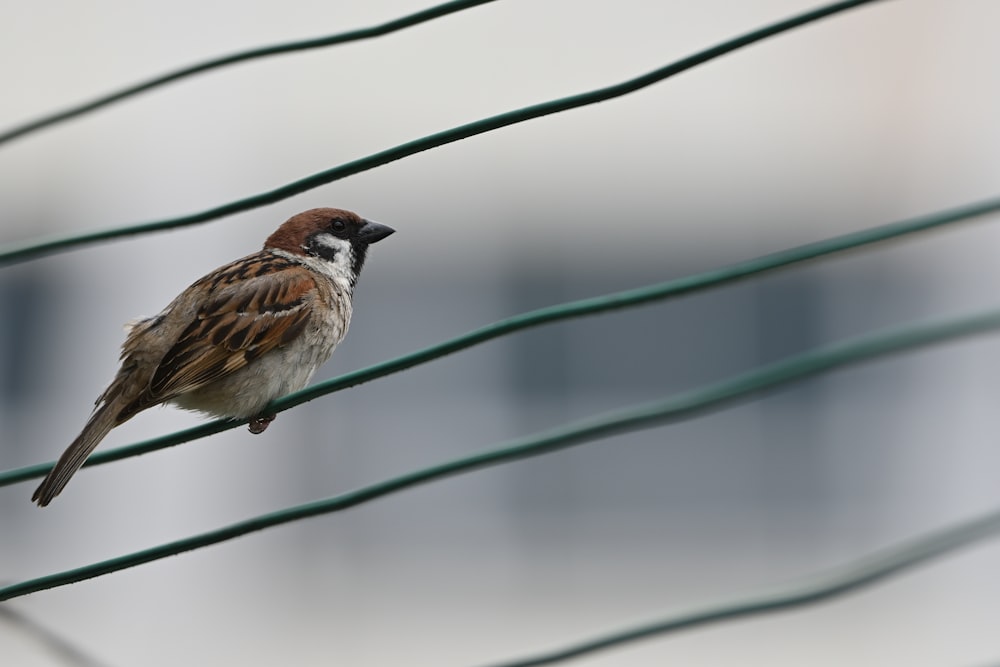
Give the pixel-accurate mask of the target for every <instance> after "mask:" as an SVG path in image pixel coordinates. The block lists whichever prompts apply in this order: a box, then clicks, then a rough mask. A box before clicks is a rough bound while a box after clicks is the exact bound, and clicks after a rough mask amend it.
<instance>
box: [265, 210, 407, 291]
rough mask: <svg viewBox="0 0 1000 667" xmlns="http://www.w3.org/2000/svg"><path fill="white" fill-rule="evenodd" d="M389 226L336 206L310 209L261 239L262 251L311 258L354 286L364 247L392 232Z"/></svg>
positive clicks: (362, 262) (366, 251) (359, 269)
mask: <svg viewBox="0 0 1000 667" xmlns="http://www.w3.org/2000/svg"><path fill="white" fill-rule="evenodd" d="M394 231H396V230H394V229H393V228H392V227H389V226H387V225H383V224H380V223H377V222H372V221H371V220H365V219H364V218H362V217H361V216H360V215H358V214H357V213H352V212H350V211H344V210H342V209H339V208H314V209H310V210H308V211H303V212H302V213H299V214H298V215H294V216H292V217H291V218H289V219H288V220H287V221H286V222H285V223H284V224H282V225H281V227H278V229H277V230H276V231H275V232H274V233H273V234H271V236H269V237H268V239H267V241H265V242H264V248H265V249H266V250H283V251H285V252H288V253H291V254H295V255H302V256H304V257H314V258H317V259H319V260H323V261H325V262H327V263H329V264H330V265H331V268H332V269H334V270H336V271H338V272H341V273H343V274H345V275H347V277H348V278H349V280H350V282H351V286H352V287H353V286H354V283H355V281H357V279H358V275H359V274H360V273H361V267H362V266H364V263H365V257H366V256H367V254H368V246H369V245H371V244H372V243H377V242H378V241H381V240H382V239H384V238H385V237H387V236H389V235H390V234H392V233H393V232H394Z"/></svg>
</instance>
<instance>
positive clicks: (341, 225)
mask: <svg viewBox="0 0 1000 667" xmlns="http://www.w3.org/2000/svg"><path fill="white" fill-rule="evenodd" d="M330 228H331V229H332V230H333V231H335V232H343V231H344V230H345V229H347V223H346V222H344V221H343V220H341V219H340V218H334V219H333V220H332V221H331V222H330Z"/></svg>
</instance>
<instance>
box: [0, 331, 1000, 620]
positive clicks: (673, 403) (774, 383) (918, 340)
mask: <svg viewBox="0 0 1000 667" xmlns="http://www.w3.org/2000/svg"><path fill="white" fill-rule="evenodd" d="M997 328H1000V311H990V312H987V313H981V314H978V315H973V316H969V317H965V318H961V319H952V320H947V321H943V322H934V323H929V324H923V325H917V326H908V327H903V328H901V329H896V330H891V331H888V332H883V333H878V334H873V335H868V336H864V337H861V338H856V339H854V340H851V341H848V342H844V343H840V344H836V345H830V346H827V347H823V348H818V349H815V350H810V351H808V352H805V353H803V354H799V355H796V356H793V357H790V358H788V359H785V360H783V361H780V362H777V363H774V364H770V365H767V366H764V367H762V368H759V369H757V370H754V371H750V372H747V373H743V374H740V375H737V376H735V377H732V378H730V379H727V380H724V381H721V382H717V383H714V384H710V385H708V386H706V387H703V388H701V389H695V390H692V391H688V392H683V393H681V394H678V395H676V396H673V397H670V398H666V399H661V400H658V401H653V402H651V403H646V404H643V405H639V406H633V407H630V408H626V409H623V410H618V411H615V412H610V413H606V414H604V415H600V416H597V417H590V418H588V419H584V420H581V421H578V422H575V423H572V424H568V425H563V426H560V427H558V428H553V429H550V430H548V431H545V432H543V433H539V434H537V435H534V436H528V437H523V438H518V439H516V440H513V441H510V442H508V443H506V444H504V445H502V446H499V447H496V448H494V449H490V450H486V451H484V452H481V453H479V454H475V455H472V456H467V457H461V458H457V459H452V460H450V461H446V462H444V463H441V464H439V465H436V466H432V467H429V468H423V469H420V470H416V471H413V472H410V473H407V474H404V475H400V476H398V477H393V478H390V479H388V480H384V481H382V482H378V483H375V484H372V485H370V486H365V487H362V488H360V489H357V490H355V491H350V492H348V493H344V494H342V495H339V496H333V497H331V498H326V499H323V500H318V501H314V502H310V503H305V504H303V505H295V506H293V507H288V508H286V509H283V510H278V511H276V512H270V513H268V514H262V515H260V516H257V517H253V518H251V519H247V520H245V521H241V522H238V523H235V524H231V525H229V526H225V527H223V528H219V529H217V530H213V531H209V532H206V533H202V534H200V535H194V536H191V537H187V538H184V539H180V540H177V541H174V542H169V543H167V544H161V545H159V546H155V547H152V548H149V549H145V550H143V551H137V552H135V553H131V554H126V555H123V556H117V557H115V558H111V559H109V560H105V561H101V562H99V563H94V564H92V565H86V566H83V567H79V568H75V569H72V570H66V571H64V572H57V573H55V574H49V575H46V576H42V577H38V578H37V579H30V580H28V581H24V582H21V583H18V584H13V585H10V586H5V587H3V588H0V602H2V601H4V600H10V599H12V598H16V597H20V596H22V595H28V594H29V593H35V592H38V591H42V590H46V589H49V588H55V587H57V586H64V585H66V584H71V583H75V582H79V581H84V580H86V579H91V578H93V577H98V576H101V575H104V574H110V573H112V572H117V571H119V570H124V569H126V568H130V567H135V566H137V565H142V564H144V563H149V562H152V561H155V560H159V559H162V558H167V557H168V556H176V555H177V554H181V553H184V552H187V551H192V550H194V549H200V548H202V547H207V546H210V545H213V544H218V543H220V542H224V541H227V540H231V539H234V538H236V537H240V536H242V535H246V534H247V533H252V532H255V531H258V530H263V529H265V528H272V527H274V526H279V525H281V524H285V523H289V522H292V521H299V520H302V519H306V518H309V517H313V516H318V515H321V514H329V513H332V512H339V511H343V510H345V509H348V508H350V507H354V506H356V505H360V504H362V503H366V502H369V501H372V500H375V499H376V498H381V497H384V496H388V495H391V494H394V493H398V492H400V491H403V490H405V489H409V488H412V487H415V486H420V485H423V484H427V483H430V482H434V481H437V480H441V479H445V478H447V477H452V476H454V475H459V474H462V473H466V472H471V471H473V470H478V469H480V468H487V467H490V466H496V465H500V464H502V463H509V462H511V461H517V460H520V459H526V458H531V457H535V456H540V455H542V454H547V453H550V452H555V451H558V450H561V449H565V448H567V447H571V446H574V445H579V444H582V443H585V442H591V441H594V440H599V439H602V438H606V437H608V436H611V435H615V434H618V433H624V432H628V431H635V430H638V429H644V428H651V427H653V426H658V425H662V424H665V423H669V422H676V421H680V420H683V419H687V418H690V417H692V416H694V415H698V414H702V413H704V412H708V411H710V410H717V409H719V408H721V407H723V406H725V405H729V404H731V403H734V402H735V401H737V400H745V399H748V398H750V397H751V396H753V395H755V394H758V393H760V392H762V391H764V390H768V389H774V388H776V387H780V386H782V385H785V384H788V383H791V382H796V381H799V380H803V379H805V378H808V377H812V376H814V375H818V374H820V373H824V372H827V371H830V370H833V369H835V368H840V367H843V366H847V365H849V364H857V363H860V362H862V361H867V360H870V359H874V358H877V357H881V356H885V355H888V354H895V353H899V352H903V351H906V350H912V349H915V348H918V347H923V346H926V345H931V344H935V343H943V342H945V341H948V340H953V339H955V338H959V337H963V336H970V335H973V334H981V333H985V332H987V331H992V330H995V329H997Z"/></svg>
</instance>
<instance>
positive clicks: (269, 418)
mask: <svg viewBox="0 0 1000 667" xmlns="http://www.w3.org/2000/svg"><path fill="white" fill-rule="evenodd" d="M275 417H277V415H258V416H256V417H254V418H253V419H251V420H250V423H249V425H248V428H249V429H250V432H251V433H253V434H254V435H257V434H259V433H263V432H264V431H265V430H266V429H267V427H268V425H270V423H271V422H273V421H274V418H275Z"/></svg>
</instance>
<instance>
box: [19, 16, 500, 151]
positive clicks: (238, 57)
mask: <svg viewBox="0 0 1000 667" xmlns="http://www.w3.org/2000/svg"><path fill="white" fill-rule="evenodd" d="M493 1H494V0H457V1H456V2H445V3H444V4H440V5H436V6H434V7H430V8H428V9H424V10H421V11H419V12H414V13H413V14H408V15H406V16H402V17H400V18H398V19H393V20H392V21H387V22H385V23H380V24H379V25H375V26H371V27H368V28H360V29H358V30H350V31H348V32H341V33H337V34H335V35H328V36H326V37H317V38H315V39H306V40H301V41H296V42H286V43H284V44H274V45H272V46H261V47H257V48H254V49H248V50H246V51H240V52H238V53H231V54H229V55H228V56H221V57H219V58H213V59H211V60H206V61H203V62H200V63H197V64H195V65H190V66H188V67H183V68H181V69H178V70H174V71H172V72H168V73H167V74H163V75H161V76H157V77H154V78H152V79H147V80H146V81H142V82H140V83H137V84H134V85H132V86H128V87H126V88H122V89H120V90H116V91H115V92H113V93H109V94H107V95H102V96H101V97H98V98H96V99H93V100H91V101H90V102H85V103H83V104H79V105H76V106H73V107H70V108H68V109H64V110H63V111H58V112H55V113H52V114H48V115H45V116H42V117H41V118H38V119H36V120H33V121H30V122H27V123H24V124H23V125H18V126H16V127H12V128H10V129H9V130H5V131H3V132H0V144H5V143H7V142H8V141H13V140H14V139H17V138H19V137H23V136H25V135H28V134H31V133H33V132H37V131H39V130H42V129H44V128H47V127H52V126H53V125H56V124H58V123H62V122H64V121H67V120H71V119H73V118H77V117H79V116H82V115H84V114H85V113H88V112H90V111H96V110H97V109H100V108H101V107H105V106H108V105H109V104H112V103H113V102H119V101H121V100H124V99H127V98H129V97H132V96H133V95H138V94H139V93H144V92H147V91H149V90H152V89H154V88H159V87H160V86H163V85H166V84H168V83H172V82H174V81H178V80H180V79H184V78H187V77H189V76H193V75H195V74H201V73H203V72H207V71H209V70H213V69H217V68H219V67H225V66H226V65H235V64H236V63H242V62H246V61H248V60H255V59H257V58H265V57H267V56H275V55H279V54H282V53H292V52H295V51H306V50H309V49H318V48H323V47H326V46H334V45H336V44H344V43H346V42H355V41H359V40H362V39H371V38H372V37H381V36H382V35H387V34H389V33H391V32H396V31H397V30H403V29H404V28H409V27H412V26H415V25H418V24H420V23H426V22H427V21H430V20H432V19H436V18H440V17H442V16H446V15H448V14H454V13H455V12H460V11H462V10H463V9H470V8H472V7H477V6H479V5H485V4H486V3H488V2H493Z"/></svg>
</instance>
